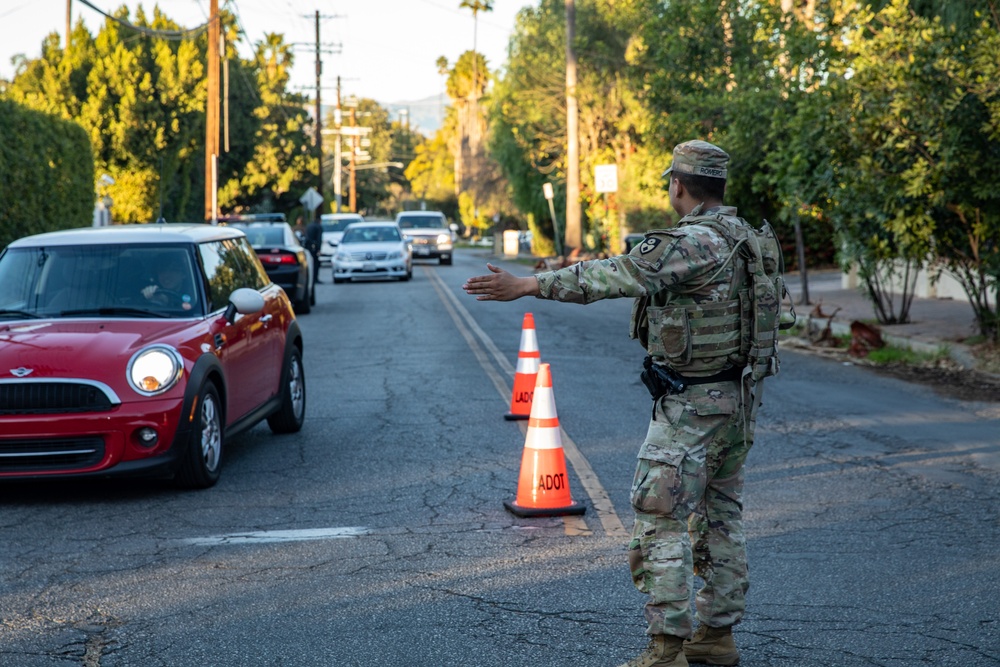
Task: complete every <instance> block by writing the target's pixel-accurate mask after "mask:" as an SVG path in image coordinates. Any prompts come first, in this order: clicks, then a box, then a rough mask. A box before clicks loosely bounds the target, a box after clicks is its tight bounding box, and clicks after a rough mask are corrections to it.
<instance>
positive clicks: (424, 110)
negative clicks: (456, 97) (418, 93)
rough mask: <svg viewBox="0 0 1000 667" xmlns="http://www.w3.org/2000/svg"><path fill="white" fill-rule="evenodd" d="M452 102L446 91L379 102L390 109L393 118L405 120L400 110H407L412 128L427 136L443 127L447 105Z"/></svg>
mask: <svg viewBox="0 0 1000 667" xmlns="http://www.w3.org/2000/svg"><path fill="white" fill-rule="evenodd" d="M450 103H451V100H450V99H448V96H447V95H445V94H444V93H441V94H440V95H434V96H432V97H425V98H424V99H422V100H413V101H411V102H388V103H386V102H379V104H381V105H382V106H383V107H385V108H386V109H388V110H389V113H390V115H391V116H392V119H393V120H405V118H404V117H402V116H400V111H404V110H405V111H406V112H407V113H409V115H410V129H411V130H413V131H414V132H420V133H421V134H423V135H424V136H427V137H431V136H433V135H434V133H435V132H437V131H438V128H440V127H441V123H442V122H444V110H445V107H447V106H448V105H449V104H450Z"/></svg>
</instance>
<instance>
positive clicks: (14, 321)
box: [0, 224, 306, 488]
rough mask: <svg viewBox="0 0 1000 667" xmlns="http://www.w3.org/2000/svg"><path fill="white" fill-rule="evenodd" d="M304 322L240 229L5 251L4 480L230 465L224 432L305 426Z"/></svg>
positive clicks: (0, 469)
mask: <svg viewBox="0 0 1000 667" xmlns="http://www.w3.org/2000/svg"><path fill="white" fill-rule="evenodd" d="M305 401H306V391H305V375H304V373H303V366H302V333H301V331H300V329H299V325H298V323H297V322H296V321H295V315H294V314H293V312H292V307H291V304H290V303H289V300H288V297H287V296H286V295H285V293H284V291H283V290H282V289H281V288H280V287H278V286H277V285H274V284H272V283H271V281H270V280H269V279H268V277H267V273H265V271H264V268H263V266H261V263H260V261H259V260H258V259H257V255H256V253H255V252H254V250H253V248H252V247H251V246H250V244H249V243H248V242H247V239H246V237H245V236H244V234H243V232H241V231H239V230H236V229H232V228H228V227H215V226H212V225H206V224H149V225H122V226H113V227H102V228H88V229H76V230H69V231H63V232H52V233H48V234H39V235H37V236H30V237H27V238H23V239H20V240H18V241H15V242H14V243H12V244H10V245H9V246H8V247H7V248H6V249H5V250H4V251H3V253H2V254H0V479H3V478H43V477H70V476H72V477H87V476H107V475H156V476H173V477H174V478H175V479H176V480H177V481H178V482H179V483H181V484H182V485H184V486H189V487H201V488H204V487H209V486H212V485H213V484H215V482H216V481H217V480H218V479H219V471H220V470H221V466H222V458H223V453H224V451H225V446H224V443H225V441H226V440H227V439H228V438H229V437H231V436H233V435H235V434H236V433H238V432H240V431H243V430H245V429H248V428H250V427H251V426H254V425H255V424H257V423H259V422H260V421H261V420H263V419H266V420H267V423H268V425H269V426H270V428H271V430H272V431H273V432H274V433H292V432H296V431H298V430H299V429H301V428H302V423H303V420H304V417H305Z"/></svg>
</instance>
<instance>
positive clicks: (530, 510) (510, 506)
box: [503, 500, 587, 517]
mask: <svg viewBox="0 0 1000 667" xmlns="http://www.w3.org/2000/svg"><path fill="white" fill-rule="evenodd" d="M503 506H504V507H506V508H507V511H508V512H510V513H511V514H514V515H515V516H520V517H536V516H567V515H573V514H583V513H584V512H586V511H587V506H586V505H581V504H580V503H574V502H570V504H569V505H566V506H564V507H524V506H523V505H518V504H517V501H516V500H505V501H503Z"/></svg>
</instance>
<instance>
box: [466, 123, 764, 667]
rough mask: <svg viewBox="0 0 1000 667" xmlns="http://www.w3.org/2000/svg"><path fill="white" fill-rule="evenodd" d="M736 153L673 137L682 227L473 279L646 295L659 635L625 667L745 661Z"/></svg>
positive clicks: (646, 557)
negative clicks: (564, 263)
mask: <svg viewBox="0 0 1000 667" xmlns="http://www.w3.org/2000/svg"><path fill="white" fill-rule="evenodd" d="M728 162H729V155H728V154H727V153H726V152H725V151H723V150H722V149H720V148H719V147H717V146H714V145H712V144H710V143H707V142H704V141H688V142H685V143H682V144H679V145H678V146H676V147H675V148H674V151H673V162H672V164H671V166H670V168H668V169H667V170H666V171H665V172H663V176H664V177H667V178H668V179H669V184H668V187H669V195H670V203H671V206H672V207H673V208H674V210H675V211H676V212H677V213H678V214H680V215H681V216H683V217H682V218H681V220H680V222H679V223H678V225H677V227H675V228H672V229H664V230H656V231H652V232H648V233H647V234H646V235H645V237H644V238H643V240H642V241H641V242H640V243H638V244H637V245H636V246H635V247H634V248H632V250H631V251H630V252H629V253H628V254H626V255H619V256H617V257H612V258H610V259H601V260H592V261H585V262H580V263H578V264H574V265H573V266H569V267H566V268H564V269H560V270H557V271H548V272H544V273H539V274H537V275H535V276H529V277H517V276H514V275H512V274H510V273H508V272H506V271H504V270H502V269H500V268H498V267H495V266H493V265H491V264H487V268H488V269H489V270H490V272H491V273H490V274H488V275H484V276H477V277H473V278H469V279H468V280H467V281H466V283H465V285H464V286H463V288H464V289H465V291H466V292H467V293H468V294H472V295H475V296H476V299H477V300H479V301H485V300H491V301H511V300H514V299H518V298H520V297H524V296H535V297H539V298H543V299H555V300H558V301H566V302H572V303H583V304H586V303H592V302H594V301H597V300H599V299H607V298H615V297H634V298H635V299H636V301H635V305H634V307H633V309H632V322H631V334H630V335H631V337H632V338H637V339H638V340H639V341H640V342H641V343H642V345H643V346H644V347H645V348H646V351H647V354H648V355H649V356H647V358H646V361H645V371H644V372H643V373H642V379H643V382H644V383H646V386H647V387H649V389H650V393H651V394H652V395H653V399H654V401H655V403H654V410H653V414H652V418H651V420H650V423H649V429H648V432H647V435H646V439H645V442H644V443H643V445H642V447H641V448H640V450H639V456H638V463H637V465H636V473H635V479H634V482H633V484H632V496H631V501H632V506H633V509H634V510H635V523H634V527H633V531H632V539H631V541H630V542H629V545H628V560H629V566H630V569H631V572H632V579H633V581H634V583H635V586H636V588H638V589H639V590H640V591H642V592H643V593H646V594H648V595H649V596H650V597H649V601H648V602H647V604H646V607H645V617H646V621H647V629H646V632H647V634H649V635H650V642H649V647H648V648H647V649H646V650H645V651H644V652H643V653H642V654H640V655H639V656H638V657H637V658H635V659H633V660H631V661H630V662H628V663H627V665H626V666H625V667H683V666H684V665H687V664H688V660H690V661H691V662H698V663H707V664H709V665H735V664H737V663H738V662H739V659H740V655H739V651H738V650H737V648H736V644H735V642H734V640H733V636H732V627H733V626H734V625H735V624H736V623H738V622H739V621H740V619H741V618H742V617H743V613H744V596H745V595H746V592H747V588H748V586H749V581H748V573H747V564H746V543H745V540H744V536H743V525H742V506H743V505H742V498H741V496H742V492H743V463H744V461H745V460H746V456H747V453H748V452H749V450H750V446H751V445H752V443H753V426H754V416H755V399H754V398H752V395H753V394H754V393H755V392H754V391H753V387H752V386H751V381H750V379H749V378H748V379H745V380H744V379H741V378H743V377H744V375H743V372H744V369H745V368H747V367H748V347H749V346H748V345H747V338H746V332H747V331H748V330H751V329H752V322H748V321H747V319H748V318H750V317H753V309H749V310H750V311H751V312H750V313H748V308H746V307H743V308H741V307H740V304H741V303H743V302H741V300H740V291H741V290H745V289H746V288H748V286H749V285H750V284H751V280H752V276H751V274H750V271H749V270H748V263H747V261H746V259H745V256H744V255H742V254H741V253H739V252H737V248H738V247H739V246H741V245H746V244H742V243H739V242H737V240H736V239H737V238H738V237H739V236H740V235H741V234H742V235H743V238H744V239H745V238H746V234H747V233H748V232H747V229H746V227H749V225H748V224H747V223H746V221H744V220H743V219H742V218H739V217H737V215H736V209H735V208H734V207H731V206H725V205H723V196H724V194H725V186H726V167H727V165H728ZM771 250H776V248H771ZM745 295H746V292H745V291H744V297H745ZM769 307H775V308H776V304H773V303H772V304H771V306H769ZM772 316H773V313H772ZM741 328H742V330H743V332H744V334H743V336H741ZM772 354H774V353H773V345H772ZM770 361H771V360H770V359H765V360H764V362H765V364H768V363H770ZM774 361H776V358H775V359H774ZM748 372H749V371H748ZM695 574H697V575H698V576H700V577H702V578H703V579H704V581H705V585H704V587H703V588H701V589H700V590H699V591H698V593H697V595H696V598H695V604H696V608H697V616H698V621H699V623H700V627H699V628H698V631H697V632H696V633H694V634H693V635H692V619H691V613H690V595H691V590H692V587H693V575H695Z"/></svg>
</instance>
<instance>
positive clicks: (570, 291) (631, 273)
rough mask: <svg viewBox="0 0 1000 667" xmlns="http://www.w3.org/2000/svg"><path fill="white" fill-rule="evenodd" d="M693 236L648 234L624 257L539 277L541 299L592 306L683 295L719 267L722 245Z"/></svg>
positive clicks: (706, 237)
mask: <svg viewBox="0 0 1000 667" xmlns="http://www.w3.org/2000/svg"><path fill="white" fill-rule="evenodd" d="M692 231H694V230H692V229H691V228H688V230H686V231H681V230H676V229H672V230H666V231H661V232H652V233H650V234H648V235H647V236H646V237H645V238H644V239H643V240H642V242H641V243H639V244H638V245H636V246H635V247H634V248H632V252H630V253H629V254H627V255H618V256H617V257H611V258H610V259H595V260H588V261H584V262H579V263H577V264H574V265H572V266H567V267H566V268H564V269H559V270H557V271H546V272H545V273H539V274H538V275H537V276H536V278H537V280H538V291H539V298H542V299H553V300H555V301H567V302H570V303H592V302H594V301H600V300H601V299H615V298H620V297H631V298H637V297H643V296H648V295H650V294H655V293H656V292H660V291H662V290H670V291H677V292H684V291H685V287H686V286H689V285H694V284H697V282H698V280H699V279H704V277H706V276H707V275H708V274H709V273H710V271H712V270H714V269H715V268H716V267H717V266H718V263H717V258H718V256H719V253H718V242H720V241H722V239H721V237H718V235H717V234H715V233H714V232H711V230H706V229H704V228H701V229H699V230H697V232H696V233H692ZM705 232H707V235H706V234H705Z"/></svg>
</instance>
